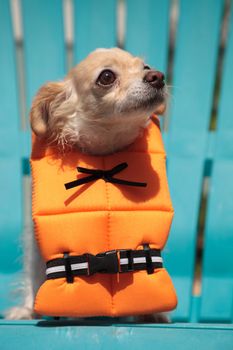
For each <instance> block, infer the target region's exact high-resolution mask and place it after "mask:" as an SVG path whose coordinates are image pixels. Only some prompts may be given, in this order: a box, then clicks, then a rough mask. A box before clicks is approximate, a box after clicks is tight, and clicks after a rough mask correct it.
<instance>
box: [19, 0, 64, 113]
mask: <svg viewBox="0 0 233 350" xmlns="http://www.w3.org/2000/svg"><path fill="white" fill-rule="evenodd" d="M22 19H23V35H24V54H25V76H26V96H27V107H28V109H29V107H30V105H31V102H32V98H33V96H34V95H35V93H36V91H37V90H38V88H39V87H40V86H41V85H43V84H44V83H45V82H47V81H49V80H50V81H53V80H58V79H62V78H63V76H64V74H65V71H66V55H65V40H64V26H63V8H62V1H57V0H49V1H47V0H33V1H31V0H22Z"/></svg>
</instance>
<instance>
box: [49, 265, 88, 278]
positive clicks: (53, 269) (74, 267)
mask: <svg viewBox="0 0 233 350" xmlns="http://www.w3.org/2000/svg"><path fill="white" fill-rule="evenodd" d="M87 268H88V263H87V262H84V263H78V264H71V270H72V271H75V270H82V269H87ZM63 271H65V265H60V266H53V267H48V268H47V269H46V275H49V274H50V273H54V272H63Z"/></svg>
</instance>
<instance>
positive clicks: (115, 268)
mask: <svg viewBox="0 0 233 350" xmlns="http://www.w3.org/2000/svg"><path fill="white" fill-rule="evenodd" d="M144 246H145V248H144V249H140V250H132V249H119V250H111V251H107V252H104V253H99V254H97V255H93V254H89V253H87V254H83V255H75V256H74V255H69V254H68V253H65V254H64V256H63V258H57V259H53V260H50V261H48V262H47V263H46V265H47V270H46V274H47V279H53V278H61V277H65V278H66V279H67V282H68V283H73V279H74V276H91V275H93V274H94V273H97V272H98V273H111V274H112V273H118V272H119V273H124V272H132V271H139V270H146V271H147V273H148V274H150V273H153V272H154V269H157V268H161V267H163V264H162V258H161V252H160V250H159V249H150V247H149V245H147V244H146V245H144ZM148 247H149V248H148ZM148 252H149V253H148ZM153 259H154V261H153ZM62 266H65V268H62ZM56 267H57V269H56Z"/></svg>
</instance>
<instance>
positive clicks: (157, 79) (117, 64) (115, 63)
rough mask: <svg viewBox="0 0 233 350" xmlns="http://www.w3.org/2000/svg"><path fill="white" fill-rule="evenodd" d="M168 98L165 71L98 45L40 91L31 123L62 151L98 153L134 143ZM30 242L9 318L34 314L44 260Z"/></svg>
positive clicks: (29, 234)
mask: <svg viewBox="0 0 233 350" xmlns="http://www.w3.org/2000/svg"><path fill="white" fill-rule="evenodd" d="M165 97H166V91H165V83H164V75H163V74H162V73H160V72H158V71H155V70H152V69H150V67H149V66H147V65H145V63H144V62H143V61H142V60H141V59H140V58H138V57H134V56H132V55H131V54H129V53H128V52H125V51H123V50H120V49H117V48H114V49H98V50H96V51H94V52H93V53H91V54H90V55H89V56H88V57H87V58H86V59H85V60H84V61H82V62H81V63H80V64H78V65H77V66H76V67H74V68H73V69H72V70H71V71H70V73H69V74H68V76H67V77H66V78H65V79H64V81H61V82H52V83H48V84H46V85H44V86H43V87H42V88H41V89H40V90H39V92H38V94H37V95H36V97H35V99H34V101H33V104H32V108H31V113H30V119H31V127H32V130H33V131H34V132H35V133H36V134H37V135H38V136H39V137H43V138H46V139H47V141H48V142H49V143H53V144H55V146H57V147H59V148H60V149H61V151H62V152H65V151H66V149H67V148H68V149H70V148H73V149H75V148H78V149H81V150H82V151H83V152H86V153H90V154H94V155H100V154H110V153H113V152H115V151H117V150H120V149H122V148H124V147H126V146H127V145H129V144H131V143H132V142H134V140H135V139H136V138H137V137H138V136H139V135H140V133H142V130H143V129H144V128H146V127H147V125H148V124H149V122H150V119H149V118H150V115H151V114H152V113H153V112H156V113H159V114H161V113H162V112H163V110H164V108H165ZM25 242H26V244H27V246H26V247H25V281H24V282H25V283H24V305H22V306H19V307H14V308H12V309H10V310H8V312H7V313H6V317H7V318H9V319H23V318H24V319H28V318H33V317H35V315H34V314H33V302H34V296H35V294H36V292H37V290H38V288H39V286H40V285H41V283H42V282H43V280H45V272H44V271H45V268H44V262H43V261H42V259H41V257H40V255H39V252H38V249H37V246H36V244H35V241H34V235H33V233H32V232H31V231H30V232H26V233H25ZM140 320H143V318H142V317H140ZM146 320H147V321H148V320H150V318H145V321H146ZM152 320H154V319H152ZM157 320H159V321H164V319H163V318H157Z"/></svg>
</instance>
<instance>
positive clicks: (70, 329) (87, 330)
mask: <svg viewBox="0 0 233 350" xmlns="http://www.w3.org/2000/svg"><path fill="white" fill-rule="evenodd" d="M0 339H1V349H4V350H8V349H9V350H12V349H14V350H17V349H20V350H21V349H33V350H37V349H38V350H43V349H48V348H49V349H50V350H53V349H56V350H58V349H86V350H88V349H95V350H98V349H127V348H128V349H134V350H137V349H143V348H147V349H152V348H153V349H163V350H170V349H171V350H174V349H179V350H189V349H190V350H194V349H198V350H206V349H207V348H208V349H209V350H215V349H216V350H219V349H224V350H232V346H233V325H224V324H218V325H213V324H185V323H183V324H172V325H162V324H156V325H154V324H137V325H132V324H130V323H126V324H122V323H112V322H111V321H110V320H106V321H104V320H103V321H98V320H97V321H95V320H93V319H92V320H87V321H85V322H82V321H80V322H78V321H63V320H61V321H38V320H37V321H36V320H34V321H18V322H17V321H4V320H3V321H1V322H0Z"/></svg>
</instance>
